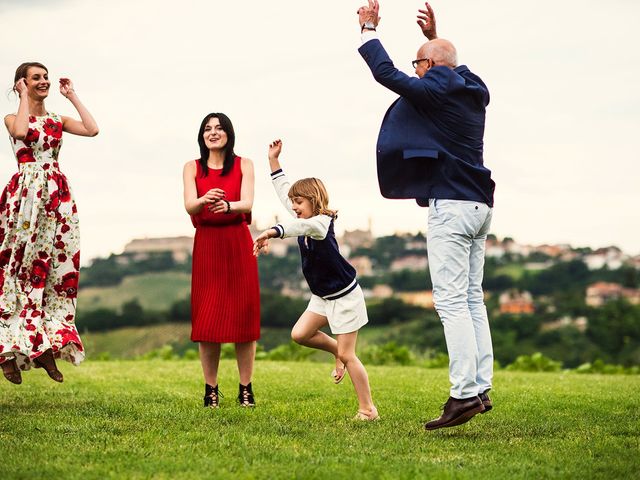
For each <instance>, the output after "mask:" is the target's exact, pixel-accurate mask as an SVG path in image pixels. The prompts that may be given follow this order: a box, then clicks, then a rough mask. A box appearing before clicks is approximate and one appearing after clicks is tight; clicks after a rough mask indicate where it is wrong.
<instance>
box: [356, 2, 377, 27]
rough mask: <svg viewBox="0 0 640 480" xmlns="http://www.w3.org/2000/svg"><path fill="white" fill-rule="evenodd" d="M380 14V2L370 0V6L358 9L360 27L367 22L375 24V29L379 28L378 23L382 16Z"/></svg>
mask: <svg viewBox="0 0 640 480" xmlns="http://www.w3.org/2000/svg"><path fill="white" fill-rule="evenodd" d="M379 12H380V4H379V3H378V0H369V5H368V6H366V5H365V6H362V7H360V8H359V9H358V12H357V13H358V22H359V24H360V26H362V25H364V24H365V23H366V22H371V23H373V25H374V27H377V26H378V22H380V16H379V15H378V13H379Z"/></svg>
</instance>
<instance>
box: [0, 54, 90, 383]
mask: <svg viewBox="0 0 640 480" xmlns="http://www.w3.org/2000/svg"><path fill="white" fill-rule="evenodd" d="M50 86H51V82H50V81H49V72H48V70H47V68H46V67H45V66H44V65H42V64H40V63H37V62H29V63H23V64H22V65H20V66H19V67H18V69H17V70H16V75H15V78H14V88H13V90H14V91H15V92H16V93H17V94H18V95H19V97H20V104H19V106H18V112H17V113H16V114H11V115H7V116H6V117H5V119H4V123H5V125H6V127H7V130H8V131H9V135H10V137H11V145H12V147H13V151H14V154H15V156H16V159H17V161H18V167H19V171H18V173H16V174H15V175H14V176H13V177H12V178H11V180H10V181H9V184H8V185H7V186H6V187H5V189H4V191H3V192H2V196H1V197H0V243H1V245H0V366H1V367H2V372H3V374H4V377H5V378H6V379H7V380H9V381H10V382H13V383H18V384H19V383H21V382H22V376H21V371H22V370H28V369H29V368H31V366H35V367H42V368H44V369H45V370H46V372H47V373H48V374H49V377H51V378H52V379H53V380H55V381H57V382H62V380H63V377H62V373H60V371H59V370H58V368H57V366H56V363H55V359H56V358H62V359H64V360H68V361H70V362H71V363H73V364H74V365H77V364H79V363H80V362H81V361H82V360H83V359H84V350H83V347H82V342H81V341H80V337H79V336H78V331H77V330H76V327H75V322H74V320H75V307H76V295H77V289H78V274H79V270H80V237H79V231H78V214H77V210H76V205H75V202H74V201H73V198H72V197H71V191H70V189H69V185H68V184H67V179H66V177H65V176H64V175H63V174H62V173H61V172H60V170H59V169H58V153H59V151H60V146H61V144H62V132H68V133H72V134H74V135H82V136H86V137H93V136H95V135H97V134H98V126H97V124H96V122H95V120H94V119H93V117H92V116H91V114H90V113H89V111H88V110H87V109H86V108H85V107H84V105H83V104H82V103H81V102H80V99H79V98H78V96H77V95H76V93H75V91H74V88H73V83H72V82H71V80H69V79H68V78H61V79H60V93H61V94H62V95H63V96H64V97H66V98H67V99H68V100H69V101H70V102H71V104H72V105H73V106H74V107H75V109H76V110H77V111H78V114H79V115H80V120H74V119H72V118H69V117H63V116H60V115H57V114H55V113H50V112H48V111H47V109H46V108H45V105H44V100H45V98H47V96H48V95H49V88H50Z"/></svg>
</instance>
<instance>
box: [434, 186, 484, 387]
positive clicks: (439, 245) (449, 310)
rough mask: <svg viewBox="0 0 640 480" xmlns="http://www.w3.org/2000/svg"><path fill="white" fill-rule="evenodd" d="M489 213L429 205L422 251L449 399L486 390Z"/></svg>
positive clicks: (475, 207) (475, 206)
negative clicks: (440, 329) (443, 347)
mask: <svg viewBox="0 0 640 480" xmlns="http://www.w3.org/2000/svg"><path fill="white" fill-rule="evenodd" d="M492 214H493V209H491V208H490V207H489V206H488V205H486V204H484V203H480V202H472V201H464V200H438V199H431V200H430V201H429V228H428V229H427V252H428V255H429V271H430V273H431V282H432V283H433V302H434V305H435V308H436V311H437V312H438V315H439V316H440V321H441V322H442V324H443V326H444V336H445V339H446V342H447V350H448V352H449V380H450V382H451V393H450V395H451V396H452V397H454V398H457V399H462V398H469V397H473V396H475V395H478V393H482V392H484V391H485V390H488V389H490V388H491V381H492V379H493V347H492V345H491V332H490V330H489V319H488V317H487V308H486V307H485V305H484V296H483V292H482V275H483V269H484V252H485V242H486V239H487V233H488V232H489V227H490V226H491V217H492Z"/></svg>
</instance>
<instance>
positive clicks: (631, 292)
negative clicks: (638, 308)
mask: <svg viewBox="0 0 640 480" xmlns="http://www.w3.org/2000/svg"><path fill="white" fill-rule="evenodd" d="M621 298H624V299H626V300H627V301H628V302H629V303H631V304H633V305H640V289H635V288H625V287H623V286H622V285H620V284H618V283H609V282H597V283H594V284H591V285H589V286H588V287H587V292H586V298H585V302H586V304H587V305H589V306H590V307H601V306H602V305H604V304H605V303H607V302H610V301H613V300H619V299H621Z"/></svg>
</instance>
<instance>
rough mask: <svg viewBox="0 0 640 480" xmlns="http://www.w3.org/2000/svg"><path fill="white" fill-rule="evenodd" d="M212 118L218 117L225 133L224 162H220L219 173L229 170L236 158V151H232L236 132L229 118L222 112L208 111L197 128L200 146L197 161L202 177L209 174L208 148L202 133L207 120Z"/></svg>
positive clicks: (224, 173) (225, 172)
mask: <svg viewBox="0 0 640 480" xmlns="http://www.w3.org/2000/svg"><path fill="white" fill-rule="evenodd" d="M212 118H217V119H218V121H219V122H220V126H221V127H222V130H224V131H225V133H226V134H227V144H226V145H225V147H224V163H223V164H222V173H221V174H220V175H222V176H224V175H226V174H227V173H229V172H230V171H231V169H232V168H233V163H234V162H235V158H236V153H235V152H234V151H233V148H234V147H235V146H236V133H235V131H234V130H233V124H232V123H231V120H230V119H229V117H227V116H226V115H225V114H224V113H210V114H209V115H207V116H206V117H204V118H203V119H202V123H200V130H198V146H199V147H200V158H199V159H198V162H200V167H201V168H202V176H203V177H206V176H207V175H208V174H209V167H208V166H207V160H208V159H209V149H208V148H207V145H206V144H205V143H204V137H203V135H204V129H205V127H206V126H207V123H209V120H211V119H212Z"/></svg>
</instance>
